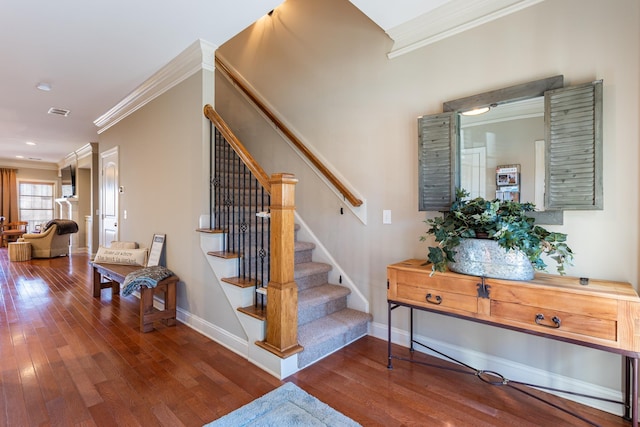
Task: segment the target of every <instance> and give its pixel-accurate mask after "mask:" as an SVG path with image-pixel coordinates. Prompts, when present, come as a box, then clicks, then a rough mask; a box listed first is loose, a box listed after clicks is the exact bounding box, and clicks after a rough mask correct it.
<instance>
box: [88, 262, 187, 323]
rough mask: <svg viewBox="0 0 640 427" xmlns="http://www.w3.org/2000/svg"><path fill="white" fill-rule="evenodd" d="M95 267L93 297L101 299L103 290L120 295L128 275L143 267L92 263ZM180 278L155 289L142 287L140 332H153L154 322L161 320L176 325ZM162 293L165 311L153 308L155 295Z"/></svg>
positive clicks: (167, 280)
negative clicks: (177, 289)
mask: <svg viewBox="0 0 640 427" xmlns="http://www.w3.org/2000/svg"><path fill="white" fill-rule="evenodd" d="M91 266H92V267H93V296H94V297H95V298H100V294H101V291H102V289H106V288H111V295H112V296H113V295H120V285H121V284H122V283H124V279H125V278H126V277H127V274H129V273H132V272H134V271H137V270H140V269H141V268H143V267H140V266H134V265H121V264H98V263H95V262H92V263H91ZM178 280H180V279H179V278H178V276H176V275H173V276H170V277H167V278H166V279H164V280H162V281H160V282H158V285H157V286H156V287H155V288H150V287H147V286H142V287H141V288H140V331H141V332H150V331H152V330H153V322H155V321H156V320H161V321H162V323H164V324H165V325H167V326H175V324H176V283H178ZM155 293H162V294H163V296H164V310H158V309H156V308H155V307H154V306H153V295H154V294H155Z"/></svg>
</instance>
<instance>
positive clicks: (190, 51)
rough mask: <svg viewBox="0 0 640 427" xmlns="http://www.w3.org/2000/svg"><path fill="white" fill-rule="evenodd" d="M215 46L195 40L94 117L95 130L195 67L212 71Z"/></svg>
mask: <svg viewBox="0 0 640 427" xmlns="http://www.w3.org/2000/svg"><path fill="white" fill-rule="evenodd" d="M216 49H217V46H215V45H214V44H212V43H209V42H207V41H205V40H202V39H198V40H196V41H195V42H194V43H193V44H191V45H190V46H189V47H187V48H186V49H185V50H184V51H182V53H180V54H179V55H178V56H176V57H175V58H174V59H172V60H171V62H169V63H168V64H167V65H165V66H164V67H162V68H161V69H160V70H159V71H157V72H156V73H155V74H154V75H153V76H151V77H150V78H149V79H147V80H146V81H145V82H144V83H142V84H141V85H140V86H138V87H137V88H136V89H135V90H134V91H133V92H131V93H130V94H129V95H127V96H126V97H125V98H124V99H123V100H122V101H120V102H119V103H118V104H116V105H115V106H114V107H113V108H111V109H110V110H109V111H107V112H106V113H104V114H103V115H102V116H100V117H98V118H97V119H96V120H94V122H93V123H94V124H95V125H96V126H97V127H98V128H99V129H98V133H99V134H100V133H102V132H104V131H105V130H107V129H109V128H110V127H111V126H113V125H115V124H116V123H118V122H119V121H120V120H122V119H124V118H126V117H127V116H129V115H131V114H132V113H134V112H135V111H137V110H138V109H140V108H142V107H143V106H145V105H146V104H148V103H149V102H151V101H153V100H154V99H155V98H157V97H158V96H160V95H162V94H163V93H165V92H167V91H168V90H169V89H171V88H172V87H174V86H176V85H177V84H179V83H181V82H183V81H184V80H186V79H187V78H189V77H191V76H192V75H194V74H195V73H197V72H198V71H200V70H207V71H214V69H215V66H214V61H215V60H214V57H215V51H216Z"/></svg>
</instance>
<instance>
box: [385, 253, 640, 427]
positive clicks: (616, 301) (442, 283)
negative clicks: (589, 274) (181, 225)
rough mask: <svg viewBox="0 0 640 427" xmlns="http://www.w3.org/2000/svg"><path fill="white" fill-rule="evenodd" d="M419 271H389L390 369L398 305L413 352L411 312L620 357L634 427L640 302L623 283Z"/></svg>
mask: <svg viewBox="0 0 640 427" xmlns="http://www.w3.org/2000/svg"><path fill="white" fill-rule="evenodd" d="M424 264H425V262H424V260H417V259H411V260H407V261H403V262H399V263H396V264H392V265H389V266H388V267H387V289H388V290H387V303H388V325H389V331H388V333H389V336H388V356H389V365H388V367H389V368H392V359H393V358H397V357H395V356H393V355H392V353H391V313H392V311H393V310H394V309H395V308H397V307H401V306H402V307H408V308H409V309H410V313H411V314H410V315H411V328H410V329H411V330H410V335H411V350H413V343H414V342H415V341H414V337H413V310H414V309H416V310H423V311H430V312H434V313H440V314H444V315H448V316H455V317H458V318H461V319H466V320H471V321H475V322H480V323H485V324H489V325H493V326H497V327H501V328H507V329H512V330H515V331H519V332H524V333H528V334H533V335H537V336H541V337H545V338H550V339H554V340H559V341H565V342H569V343H573V344H578V345H582V346H586V347H591V348H596V349H599V350H603V351H607V352H611V353H616V354H620V355H622V356H623V362H624V368H625V384H624V399H625V401H624V407H625V418H627V419H630V420H631V423H632V425H633V426H634V427H636V426H637V425H638V358H640V323H639V322H640V298H639V297H638V294H637V292H636V291H635V289H633V287H632V286H631V285H630V284H629V283H622V282H612V281H604V280H594V279H587V278H577V277H567V276H556V275H549V274H536V276H535V278H534V279H533V280H531V281H510V280H502V279H490V278H484V277H474V276H468V275H463V274H457V273H453V272H445V273H440V272H437V273H435V274H433V275H431V273H432V270H431V265H424ZM418 344H419V343H418ZM630 413H631V416H630Z"/></svg>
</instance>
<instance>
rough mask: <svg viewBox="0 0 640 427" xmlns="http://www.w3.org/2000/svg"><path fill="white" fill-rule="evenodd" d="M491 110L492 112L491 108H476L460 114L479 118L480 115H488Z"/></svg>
mask: <svg viewBox="0 0 640 427" xmlns="http://www.w3.org/2000/svg"><path fill="white" fill-rule="evenodd" d="M489 110H490V107H480V108H474V109H473V110H468V111H463V112H462V113H460V114H462V115H463V116H478V115H480V114H484V113H486V112H487V111H489Z"/></svg>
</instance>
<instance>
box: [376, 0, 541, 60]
mask: <svg viewBox="0 0 640 427" xmlns="http://www.w3.org/2000/svg"><path fill="white" fill-rule="evenodd" d="M542 1H544V0H473V1H469V0H450V1H448V2H447V3H445V4H443V5H442V6H440V7H438V8H436V9H434V10H432V11H430V12H428V13H425V14H423V15H420V16H418V17H417V18H414V19H412V20H410V21H407V22H406V23H404V24H400V25H398V26H396V27H393V28H390V29H388V30H387V31H386V32H387V34H388V35H389V37H391V39H392V40H393V41H394V44H393V48H392V49H391V51H390V52H389V53H388V54H387V56H388V57H389V59H393V58H395V57H398V56H400V55H404V54H406V53H409V52H412V51H414V50H416V49H419V48H421V47H424V46H427V45H429V44H432V43H435V42H437V41H440V40H443V39H445V38H447V37H451V36H453V35H455V34H459V33H462V32H463V31H467V30H469V29H471V28H474V27H477V26H480V25H482V24H486V23H487V22H491V21H494V20H496V19H498V18H502V17H503V16H507V15H509V14H512V13H515V12H518V11H520V10H522V9H525V8H527V7H530V6H533V5H535V4H537V3H540V2H542Z"/></svg>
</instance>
